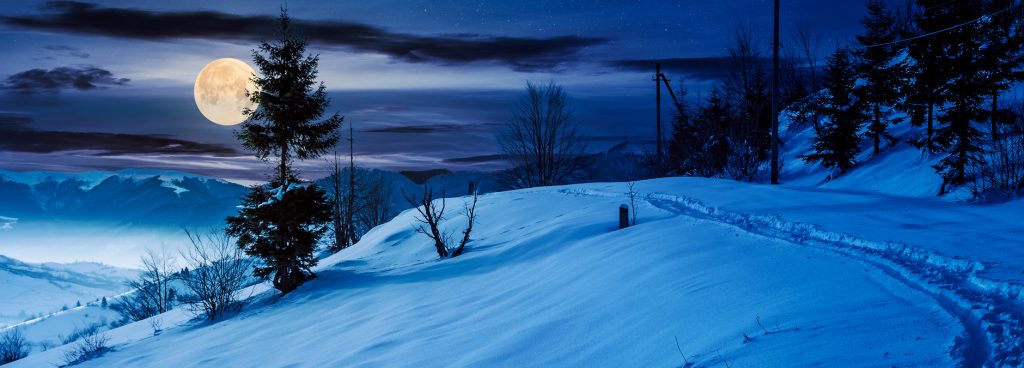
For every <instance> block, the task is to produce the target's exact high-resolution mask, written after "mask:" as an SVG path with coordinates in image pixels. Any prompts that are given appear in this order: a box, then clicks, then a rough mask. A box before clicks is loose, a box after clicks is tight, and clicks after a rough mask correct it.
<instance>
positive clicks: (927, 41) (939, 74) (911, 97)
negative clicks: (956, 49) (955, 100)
mask: <svg viewBox="0 0 1024 368" xmlns="http://www.w3.org/2000/svg"><path fill="white" fill-rule="evenodd" d="M948 3H950V1H948V0H917V4H918V6H919V7H920V8H921V9H923V11H921V12H920V13H918V14H916V15H915V16H914V25H915V27H916V29H917V32H918V34H917V35H923V34H931V33H934V32H941V31H942V30H943V29H946V28H948V27H951V26H953V25H954V24H951V23H950V22H949V21H948V20H947V19H944V13H946V12H947V11H946V6H947V5H948ZM917 35H914V36H917ZM907 45H908V47H907V51H908V53H909V55H910V57H911V59H913V63H912V65H911V67H910V74H911V75H912V76H913V79H912V80H913V85H912V86H911V88H909V89H908V91H909V93H908V94H907V96H905V97H906V101H905V103H906V106H905V108H906V109H907V110H908V111H909V112H910V115H911V120H910V122H911V123H912V124H913V125H915V126H921V125H925V126H926V127H927V128H926V129H925V132H924V134H922V136H919V137H917V138H915V139H914V140H913V141H912V142H911V143H913V144H914V145H916V146H918V147H921V148H922V149H923V150H924V151H925V152H929V153H930V152H935V151H938V150H939V149H940V146H942V144H941V143H940V142H936V140H935V118H936V116H935V115H936V114H935V113H936V108H937V107H938V106H940V105H941V104H942V102H943V101H942V94H943V93H944V86H945V83H946V81H947V80H949V75H948V71H947V68H946V65H945V63H944V62H943V59H944V58H945V54H946V52H947V50H946V47H945V43H944V42H943V41H942V40H941V39H940V38H939V37H935V36H931V37H922V38H918V39H915V40H914V41H913V42H909V43H907Z"/></svg>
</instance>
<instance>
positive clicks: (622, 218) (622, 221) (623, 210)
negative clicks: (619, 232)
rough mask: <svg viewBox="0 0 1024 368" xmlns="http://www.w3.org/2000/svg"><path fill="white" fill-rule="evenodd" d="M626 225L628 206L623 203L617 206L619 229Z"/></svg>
mask: <svg viewBox="0 0 1024 368" xmlns="http://www.w3.org/2000/svg"><path fill="white" fill-rule="evenodd" d="M627 227H629V206H628V205H626V204H623V205H621V206H619V229H625V228H627Z"/></svg>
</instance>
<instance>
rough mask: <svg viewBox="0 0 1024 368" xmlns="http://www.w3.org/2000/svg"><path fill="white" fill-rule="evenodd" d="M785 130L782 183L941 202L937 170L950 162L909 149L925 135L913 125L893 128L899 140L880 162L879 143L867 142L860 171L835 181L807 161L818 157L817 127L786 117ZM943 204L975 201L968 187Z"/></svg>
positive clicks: (885, 149)
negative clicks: (814, 143) (876, 150)
mask: <svg viewBox="0 0 1024 368" xmlns="http://www.w3.org/2000/svg"><path fill="white" fill-rule="evenodd" d="M779 129H780V130H781V132H780V134H779V136H780V137H781V138H782V141H783V142H784V144H783V147H782V151H781V152H782V153H783V155H782V161H783V168H782V172H781V177H782V182H784V183H786V184H789V185H794V186H806V187H819V188H827V189H841V190H853V191H859V192H874V193H881V194H889V195H894V196H902V197H923V198H927V197H936V196H937V195H938V193H939V187H940V186H941V185H942V178H941V177H939V175H938V174H936V173H935V169H934V168H933V167H932V166H933V165H935V164H937V163H938V162H939V160H941V159H942V157H944V156H943V155H942V154H941V153H935V154H924V153H923V152H922V151H921V149H919V148H917V147H914V146H913V145H911V144H910V143H908V142H909V141H910V140H911V139H913V138H915V137H916V136H917V135H918V134H920V133H921V132H922V130H923V129H924V128H922V127H913V126H911V125H910V123H907V122H901V123H899V124H896V125H894V126H892V127H890V128H889V133H890V134H892V135H893V136H894V137H895V139H896V140H895V141H894V142H892V144H890V143H889V142H885V141H883V142H882V144H881V146H880V148H881V150H880V152H879V154H878V155H877V156H873V153H874V150H873V143H872V142H871V141H870V140H868V139H862V140H861V152H860V154H858V155H857V165H855V166H854V167H853V168H852V169H851V170H850V171H849V172H847V173H846V174H843V175H841V176H835V177H830V173H829V172H828V171H827V170H825V169H824V168H823V167H821V166H820V165H818V164H807V163H805V162H804V161H803V159H802V157H803V156H804V155H807V154H809V153H811V152H812V139H813V138H814V127H813V126H811V125H810V124H807V125H798V124H792V123H791V118H790V117H788V116H786V115H785V114H783V116H782V119H781V120H780V127H779ZM943 198H944V199H946V200H951V201H958V200H965V199H969V198H970V192H969V191H968V190H967V188H964V187H961V188H956V190H954V191H952V192H951V193H947V195H945V196H944V197H943Z"/></svg>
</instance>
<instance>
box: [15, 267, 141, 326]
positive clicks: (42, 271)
mask: <svg viewBox="0 0 1024 368" xmlns="http://www.w3.org/2000/svg"><path fill="white" fill-rule="evenodd" d="M136 275H137V271H135V270H129V269H123V268H115V267H111V266H106V265H102V264H98V263H73V264H57V263H44V264H31V263H24V262H20V261H18V260H15V259H12V258H8V257H4V256H0V328H2V327H5V326H7V325H11V324H15V323H19V322H23V321H25V320H29V319H31V317H33V316H39V315H46V314H50V313H54V312H58V311H60V310H61V309H62V308H63V307H65V306H66V307H74V306H75V303H76V302H81V303H82V304H85V303H87V302H89V301H92V300H97V299H99V298H101V297H103V296H110V295H116V294H119V293H121V292H123V291H124V290H125V289H126V287H125V285H124V283H125V281H126V280H128V279H129V278H132V277H135V276H136Z"/></svg>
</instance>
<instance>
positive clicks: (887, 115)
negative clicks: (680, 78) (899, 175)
mask: <svg viewBox="0 0 1024 368" xmlns="http://www.w3.org/2000/svg"><path fill="white" fill-rule="evenodd" d="M861 24H862V26H863V29H862V31H861V33H860V34H859V35H857V36H856V37H855V38H854V40H851V41H850V42H848V43H847V44H839V45H837V46H836V48H835V50H834V51H833V52H832V53H831V54H830V55H828V56H827V58H826V62H825V66H824V68H823V70H822V72H823V73H820V74H823V75H820V76H819V69H821V68H819V66H818V65H817V60H819V55H818V54H819V53H820V51H821V49H822V46H821V38H820V36H819V35H817V34H815V33H814V32H813V30H811V29H810V28H809V27H807V26H805V25H802V26H798V27H797V32H796V37H795V38H794V40H793V42H792V44H791V46H790V47H788V48H787V50H785V51H786V57H785V58H784V59H783V60H784V63H783V66H782V86H781V87H782V91H783V93H782V101H783V104H784V107H785V110H784V113H785V114H787V116H788V117H789V118H790V120H791V121H792V122H793V123H794V124H807V125H812V126H813V128H814V138H813V139H812V142H811V152H808V153H806V154H805V155H803V156H802V157H801V158H802V159H803V160H805V161H807V162H809V163H817V164H820V165H822V166H823V167H825V168H827V169H828V170H830V176H829V177H830V178H831V177H835V176H839V175H843V174H845V173H846V172H848V171H849V170H850V169H851V168H853V167H854V166H856V165H857V163H858V161H857V160H858V156H859V155H860V153H861V150H862V148H863V147H864V146H865V144H866V145H867V146H868V149H869V150H870V156H875V155H878V154H879V153H881V152H882V151H883V150H884V149H885V148H888V147H892V146H893V145H895V144H896V143H898V139H897V138H896V137H894V136H893V134H892V133H891V130H892V128H893V127H894V126H896V125H898V124H910V125H912V126H914V127H920V128H919V129H920V130H921V133H920V134H919V135H917V136H915V137H912V138H911V139H909V142H907V143H910V144H913V145H914V146H915V147H917V148H919V149H920V150H921V152H922V155H924V156H926V157H928V158H935V159H937V162H936V163H935V165H934V166H933V167H934V169H935V172H936V173H937V175H938V177H939V178H940V179H941V181H940V185H939V188H938V193H939V194H940V195H941V194H944V193H948V192H949V191H951V190H954V189H955V188H958V187H965V186H966V187H967V188H969V189H970V190H971V191H972V192H973V193H974V194H975V195H977V196H986V195H991V194H993V193H997V194H1000V195H1018V194H1020V193H1021V191H1022V189H1024V187H1022V183H1024V181H1022V177H1024V176H1022V175H1021V172H1022V171H1024V163H1022V156H1024V154H1022V151H1024V148H1022V146H1021V141H1022V139H1021V135H1022V132H1024V130H1022V127H1024V123H1022V112H1024V111H1022V110H1024V107H1022V106H1024V105H1022V104H1021V101H1020V100H1012V99H1011V95H1012V94H1011V93H1009V92H1010V91H1011V90H1012V88H1013V86H1014V85H1018V86H1019V83H1020V82H1021V81H1022V80H1024V73H1022V70H1021V65H1022V64H1021V63H1022V60H1024V59H1022V55H1024V50H1022V47H1024V46H1022V45H1024V25H1022V24H1024V11H1022V5H1021V3H1020V2H1018V1H1014V0H965V1H953V2H950V1H944V0H908V1H904V2H902V3H899V4H898V5H895V6H893V5H889V4H888V3H887V2H885V1H882V0H868V1H867V2H866V15H865V16H864V17H863V19H862V20H861ZM751 39H752V32H750V28H749V27H739V28H738V30H737V31H736V32H735V35H734V37H733V40H732V42H731V45H730V47H729V54H730V60H731V62H730V74H729V77H727V78H726V79H725V80H723V81H721V82H720V83H719V86H718V87H716V88H715V89H714V90H713V91H712V92H711V94H710V95H709V96H708V97H707V98H705V99H704V100H702V101H699V102H698V103H697V105H698V106H697V107H696V108H690V106H683V107H682V109H681V110H682V111H681V112H680V113H679V114H677V115H676V117H675V120H674V122H673V128H674V130H673V133H672V136H671V137H670V143H669V152H668V156H669V157H668V159H667V162H666V164H667V167H665V168H664V169H663V172H665V173H666V174H676V175H697V176H707V177H732V178H735V179H738V180H746V181H752V180H756V179H757V178H758V172H757V170H763V168H764V166H765V165H764V162H763V161H764V160H765V159H766V156H765V152H766V150H767V144H766V142H767V140H768V139H770V135H768V133H767V130H766V127H767V125H766V124H767V121H769V120H770V117H766V116H765V111H768V107H767V104H768V102H767V98H766V97H765V96H766V95H767V93H766V92H767V86H766V83H765V80H766V78H765V77H764V75H765V73H764V71H763V67H762V66H761V65H760V63H758V62H757V60H759V59H760V58H761V54H760V51H759V49H758V48H757V47H756V46H755V43H753V42H751ZM1008 100H1009V102H1010V103H1007V101H1008ZM784 143H785V142H783V144H784Z"/></svg>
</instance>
